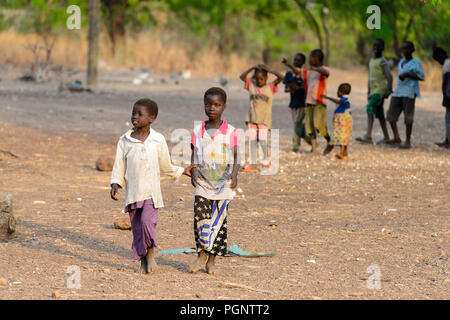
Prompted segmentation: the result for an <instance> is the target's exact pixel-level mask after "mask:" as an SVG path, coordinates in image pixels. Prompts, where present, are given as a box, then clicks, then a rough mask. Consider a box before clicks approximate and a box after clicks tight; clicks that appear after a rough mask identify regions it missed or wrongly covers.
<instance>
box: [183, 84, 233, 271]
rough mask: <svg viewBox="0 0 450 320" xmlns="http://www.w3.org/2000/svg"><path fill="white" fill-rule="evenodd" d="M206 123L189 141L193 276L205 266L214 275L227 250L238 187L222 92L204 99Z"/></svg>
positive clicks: (216, 90) (215, 91)
mask: <svg viewBox="0 0 450 320" xmlns="http://www.w3.org/2000/svg"><path fill="white" fill-rule="evenodd" d="M204 103H205V113H206V115H207V117H208V120H206V121H204V122H203V123H202V124H200V125H198V126H196V127H195V128H194V132H193V133H192V139H191V149H192V154H191V166H193V167H194V168H193V169H192V178H191V180H192V185H193V186H194V187H195V201H194V235H195V243H196V247H197V253H198V257H197V260H196V261H195V264H194V265H193V266H192V267H191V272H192V273H195V272H197V271H199V270H200V269H202V268H203V267H204V266H205V264H206V272H207V273H208V274H214V261H215V258H216V256H217V255H219V256H223V255H225V253H226V250H227V213H228V205H229V203H230V201H231V200H232V199H233V191H232V190H231V189H232V188H235V187H236V186H237V175H238V171H239V163H240V162H239V160H238V139H237V133H236V129H235V128H234V127H233V126H231V125H230V124H228V123H227V121H225V120H222V113H223V112H224V111H225V109H226V103H227V96H226V93H225V91H224V90H222V89H221V88H216V87H213V88H210V89H208V90H207V91H206V92H205V95H204Z"/></svg>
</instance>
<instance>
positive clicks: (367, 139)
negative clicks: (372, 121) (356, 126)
mask: <svg viewBox="0 0 450 320" xmlns="http://www.w3.org/2000/svg"><path fill="white" fill-rule="evenodd" d="M356 141H358V142H361V143H367V144H373V140H372V137H367V136H362V137H357V138H356Z"/></svg>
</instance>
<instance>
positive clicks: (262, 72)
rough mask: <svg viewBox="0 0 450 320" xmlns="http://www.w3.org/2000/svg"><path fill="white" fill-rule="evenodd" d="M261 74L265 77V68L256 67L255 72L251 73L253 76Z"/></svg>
mask: <svg viewBox="0 0 450 320" xmlns="http://www.w3.org/2000/svg"><path fill="white" fill-rule="evenodd" d="M260 73H261V74H262V75H263V76H265V77H267V70H264V69H260V68H256V69H255V73H254V74H253V76H254V77H256V75H257V74H260Z"/></svg>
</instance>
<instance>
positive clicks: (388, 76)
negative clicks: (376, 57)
mask: <svg viewBox="0 0 450 320" xmlns="http://www.w3.org/2000/svg"><path fill="white" fill-rule="evenodd" d="M380 65H381V68H382V69H383V73H384V76H385V77H386V79H387V82H388V92H387V93H386V94H385V95H384V98H388V97H389V95H390V94H391V93H392V73H391V70H390V69H389V64H388V62H387V61H386V59H382V60H381V62H380Z"/></svg>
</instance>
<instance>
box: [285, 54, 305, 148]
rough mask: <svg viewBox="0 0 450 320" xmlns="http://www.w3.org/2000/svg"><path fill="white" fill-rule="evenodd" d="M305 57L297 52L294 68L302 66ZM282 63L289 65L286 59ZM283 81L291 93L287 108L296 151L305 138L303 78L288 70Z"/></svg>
mask: <svg viewBox="0 0 450 320" xmlns="http://www.w3.org/2000/svg"><path fill="white" fill-rule="evenodd" d="M305 61H306V57H305V55H304V54H303V53H297V54H296V55H295V57H294V62H293V64H292V66H293V67H295V68H302V66H303V65H304V64H305ZM282 63H283V64H285V65H287V66H290V65H289V64H288V62H287V60H286V59H283V60H282ZM283 83H284V84H285V91H286V92H289V93H290V95H291V100H290V102H289V108H290V109H291V115H292V121H293V122H294V136H293V137H292V151H293V152H298V151H299V148H300V143H301V138H305V127H304V125H303V120H304V119H305V103H306V102H305V101H306V92H305V84H304V82H303V78H302V77H301V76H300V75H297V74H296V73H295V72H292V71H288V72H286V75H285V76H284V79H283Z"/></svg>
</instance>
